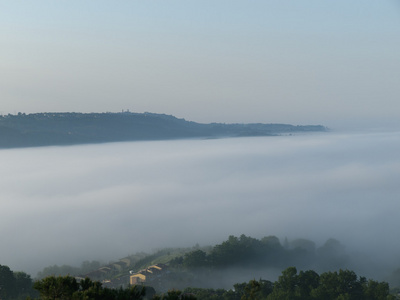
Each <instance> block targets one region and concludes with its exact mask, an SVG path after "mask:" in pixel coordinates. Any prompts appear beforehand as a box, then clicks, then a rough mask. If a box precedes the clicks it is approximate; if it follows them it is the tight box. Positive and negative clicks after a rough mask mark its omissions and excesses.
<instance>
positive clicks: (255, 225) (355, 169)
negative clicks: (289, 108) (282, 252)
mask: <svg viewBox="0 0 400 300" xmlns="http://www.w3.org/2000/svg"><path fill="white" fill-rule="evenodd" d="M399 153H400V133H399V132H391V133H368V134H367V133H360V134H345V133H340V134H339V133H324V134H312V135H299V136H281V137H260V138H236V139H219V140H179V141H157V142H130V143H112V144H101V145H87V146H71V147H44V148H26V149H12V150H1V151H0V163H1V168H0V174H1V178H2V180H1V182H0V198H1V202H0V238H1V243H0V253H1V257H0V264H3V265H8V266H10V268H12V269H14V270H23V271H26V272H30V273H31V274H32V275H36V272H37V271H39V270H41V269H42V268H43V267H46V266H49V265H52V264H59V265H61V264H71V265H79V264H80V263H81V262H82V261H83V260H95V259H96V260H103V261H110V260H116V259H118V258H121V257H123V256H126V255H128V254H132V253H134V252H137V251H142V250H144V251H151V250H152V249H156V248H160V247H176V246H193V245H194V244H196V243H199V244H200V245H210V244H216V243H220V242H222V241H223V240H225V239H226V238H227V237H228V236H229V235H240V234H246V235H249V236H253V237H256V238H261V237H263V236H267V235H276V236H278V237H279V238H280V239H281V241H283V239H284V238H285V237H287V238H288V239H294V238H307V239H311V240H313V241H315V242H316V243H317V246H319V245H321V244H323V243H324V242H325V241H326V240H327V239H328V238H331V237H332V238H336V239H338V240H339V241H341V242H342V243H343V244H344V245H345V246H346V249H347V251H349V252H354V251H360V252H362V253H366V254H368V255H372V257H373V259H374V261H375V262H378V263H382V264H383V263H387V264H389V265H392V266H393V268H396V267H399V265H398V258H399V257H398V255H397V254H396V253H398V250H399V249H400V242H399V239H398V237H397V229H398V228H399V227H400V218H399V217H398V212H399V211H400V201H398V200H399V195H400V185H399V184H398V181H399V178H400V156H399Z"/></svg>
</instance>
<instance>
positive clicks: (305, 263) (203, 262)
mask: <svg viewBox="0 0 400 300" xmlns="http://www.w3.org/2000/svg"><path fill="white" fill-rule="evenodd" d="M170 263H171V265H172V266H176V267H179V266H182V267H185V268H187V269H198V268H213V269H223V268H228V267H229V268H230V267H246V268H252V269H254V268H271V267H274V268H280V269H284V268H287V267H289V266H294V265H295V266H298V267H301V268H310V267H317V268H318V269H321V270H329V269H331V268H336V269H337V268H345V267H346V266H347V263H348V257H347V255H346V253H345V251H344V247H343V246H342V245H341V244H340V242H338V241H337V240H334V239H329V240H328V241H327V242H326V243H325V244H324V245H323V246H321V247H319V248H316V247H315V244H314V243H313V242H312V241H308V240H304V239H299V240H295V241H293V242H291V243H289V242H287V245H282V244H281V243H280V241H279V239H278V238H277V237H275V236H268V237H264V238H262V239H260V240H258V239H255V238H252V237H248V236H246V235H241V236H240V237H235V236H229V238H228V240H226V241H224V242H223V243H221V244H219V245H216V246H215V247H213V248H212V249H211V251H210V252H209V253H206V252H205V251H203V250H201V249H198V250H194V251H191V252H189V253H186V254H185V255H183V256H180V257H176V258H175V259H173V260H172V261H171V262H170Z"/></svg>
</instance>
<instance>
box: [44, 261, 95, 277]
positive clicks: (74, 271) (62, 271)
mask: <svg viewBox="0 0 400 300" xmlns="http://www.w3.org/2000/svg"><path fill="white" fill-rule="evenodd" d="M100 266H101V263H100V262H99V261H97V260H93V261H88V260H86V261H84V262H82V264H81V266H80V267H73V266H70V265H62V266H58V265H53V266H49V267H46V268H44V269H43V270H42V271H40V272H39V273H38V274H37V278H39V279H40V278H44V277H47V276H51V275H55V276H63V275H67V274H69V275H82V274H86V273H89V272H91V271H93V270H96V269H98V268H100Z"/></svg>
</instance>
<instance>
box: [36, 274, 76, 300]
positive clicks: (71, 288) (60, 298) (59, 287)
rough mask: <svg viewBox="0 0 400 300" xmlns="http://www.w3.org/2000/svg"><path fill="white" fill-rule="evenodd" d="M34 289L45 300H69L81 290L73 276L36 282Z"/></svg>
mask: <svg viewBox="0 0 400 300" xmlns="http://www.w3.org/2000/svg"><path fill="white" fill-rule="evenodd" d="M33 287H34V288H35V289H36V290H38V291H39V293H40V296H41V298H42V299H44V300H69V299H71V298H72V295H73V294H74V293H75V292H77V291H78V290H79V284H78V282H77V281H76V279H75V278H74V277H71V276H63V277H61V276H58V277H55V276H49V277H46V278H44V279H42V280H39V281H36V282H35V283H34V285H33Z"/></svg>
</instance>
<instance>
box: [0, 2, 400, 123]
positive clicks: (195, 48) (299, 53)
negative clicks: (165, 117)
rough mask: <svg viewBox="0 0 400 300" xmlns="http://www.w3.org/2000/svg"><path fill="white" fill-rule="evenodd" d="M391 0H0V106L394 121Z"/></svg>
mask: <svg viewBox="0 0 400 300" xmlns="http://www.w3.org/2000/svg"><path fill="white" fill-rule="evenodd" d="M399 53H400V4H399V2H398V1H396V0H383V1H376V0H354V1H346V0H336V1H320V0H308V1H297V0H252V1H237V0H220V1H219V0H218V1H215V0H202V1H191V0H190V1H186V0H185V1H175V0H171V1H152V0H149V1H127V0H121V1H110V0H108V1H105V0H96V1H94V0H92V1H78V0H59V1H52V0H38V1H29V0H18V1H0V57H1V58H2V59H1V62H0V95H1V107H0V113H1V114H8V113H12V114H15V113H17V112H25V113H33V112H50V111H52V112H65V111H73V112H119V111H121V110H122V109H124V110H126V109H129V110H130V111H132V112H154V113H166V114H171V115H174V116H177V117H179V118H185V119H187V120H191V121H196V122H202V123H209V122H226V123H249V122H262V123H291V124H322V125H325V126H328V127H331V128H346V127H362V126H366V125H368V126H369V127H387V126H399V127H400V124H399V121H398V119H399V118H398V117H399V111H400V101H398V97H399V94H400V85H399V84H398V83H399V79H400V58H399V55H398V54H399Z"/></svg>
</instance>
